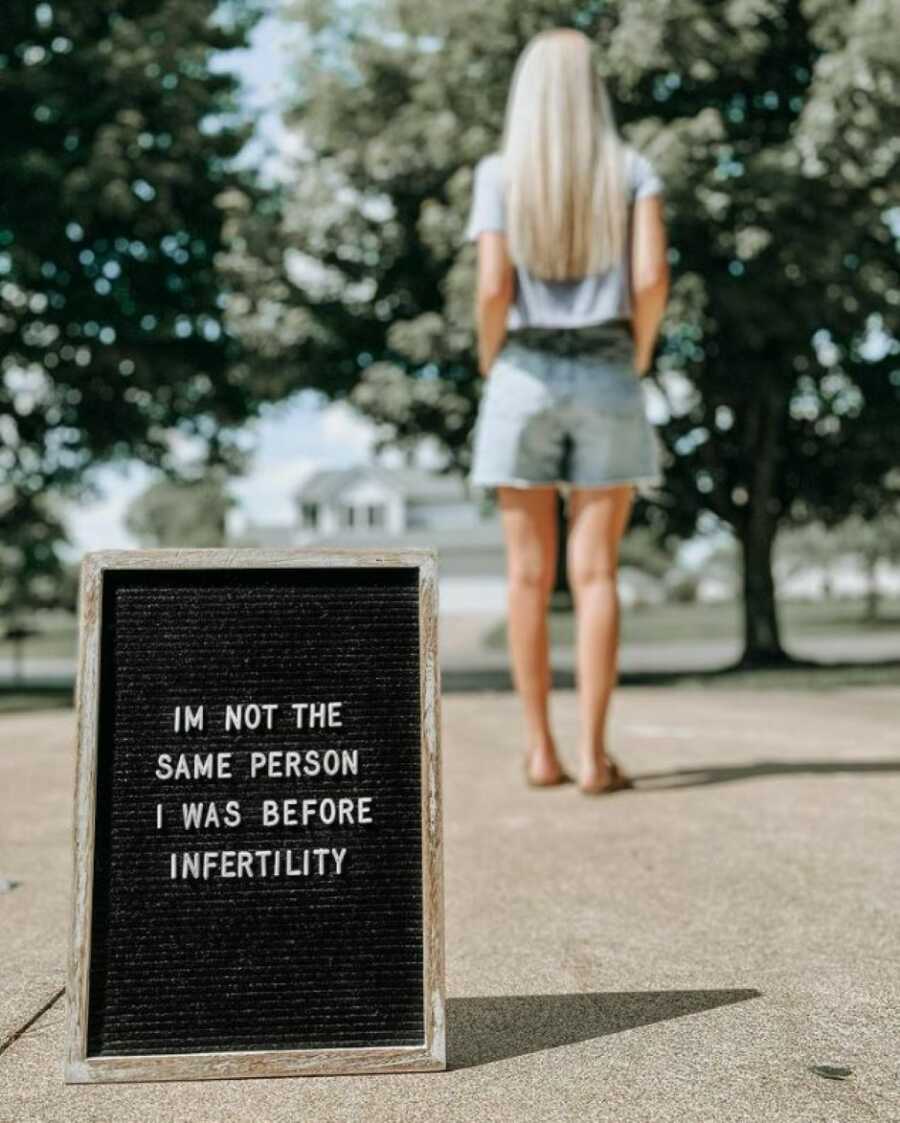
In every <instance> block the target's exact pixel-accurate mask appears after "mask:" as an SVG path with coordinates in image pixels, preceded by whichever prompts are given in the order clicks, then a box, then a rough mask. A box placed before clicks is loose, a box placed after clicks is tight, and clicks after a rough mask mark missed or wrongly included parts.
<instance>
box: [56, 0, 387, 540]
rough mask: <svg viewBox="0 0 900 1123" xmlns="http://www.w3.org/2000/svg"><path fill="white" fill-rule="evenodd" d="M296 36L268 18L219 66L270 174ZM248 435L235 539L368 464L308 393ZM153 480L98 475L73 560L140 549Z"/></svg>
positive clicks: (347, 428)
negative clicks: (143, 498)
mask: <svg viewBox="0 0 900 1123" xmlns="http://www.w3.org/2000/svg"><path fill="white" fill-rule="evenodd" d="M275 2H276V0H273V7H274V3H275ZM299 34H301V29H300V27H299V26H297V27H296V28H294V29H292V28H291V27H290V25H288V24H287V23H286V22H285V21H283V20H280V19H278V18H277V16H275V15H268V16H266V17H264V18H263V19H262V20H261V21H260V22H259V24H257V26H256V27H255V28H254V31H253V35H252V38H251V43H250V47H249V49H247V50H244V51H233V52H230V53H229V55H228V56H227V57H224V56H223V57H221V58H220V60H219V63H218V65H219V66H220V67H224V68H227V69H229V70H234V71H235V72H237V74H238V75H239V76H240V78H241V80H242V82H243V87H244V99H245V103H246V105H247V106H248V108H249V109H250V110H251V111H252V112H253V113H254V115H255V116H256V120H257V129H256V139H255V141H254V142H253V143H252V145H251V146H250V148H249V151H248V152H247V157H248V158H251V159H254V160H257V161H261V162H262V163H263V165H264V166H265V167H266V168H267V169H268V170H269V171H271V172H272V173H273V174H278V171H279V160H280V159H282V158H283V157H284V156H286V155H289V154H290V152H291V151H292V149H293V148H294V147H295V146H296V143H297V141H296V138H295V137H293V136H291V134H290V133H289V132H288V131H287V130H286V129H285V128H284V126H283V125H282V124H281V121H280V119H279V115H278V109H277V107H278V104H279V101H280V99H282V98H283V97H284V95H285V94H286V93H287V92H288V90H289V88H290V74H289V59H290V57H291V44H292V41H293V39H294V38H295V37H296V36H298V35H299ZM247 429H248V430H249V431H250V432H251V433H252V434H253V435H254V437H255V444H256V446H257V448H258V452H257V454H256V457H255V459H254V462H253V464H252V467H251V469H250V471H249V472H248V473H247V475H246V476H244V477H242V478H241V479H239V480H236V481H235V482H234V483H233V485H232V487H231V491H232V493H233V494H234V496H235V497H236V498H237V499H238V503H239V507H238V508H237V510H236V511H235V512H234V513H233V514H232V529H233V530H234V531H236V532H239V531H240V530H241V529H243V527H244V526H245V525H246V521H247V519H248V518H249V517H250V513H251V512H252V519H253V521H254V522H256V523H280V524H291V523H293V522H294V521H295V519H294V507H293V503H292V497H293V494H294V492H295V491H296V488H297V486H298V485H299V484H300V483H301V482H302V480H303V479H304V478H305V477H306V476H307V475H308V474H310V473H311V472H312V471H314V470H315V469H317V468H322V467H345V466H349V465H351V464H358V463H365V462H366V461H368V460H370V459H371V458H372V454H371V447H372V442H373V427H372V425H371V423H370V422H369V421H368V420H367V419H366V418H364V417H363V416H362V415H360V414H358V413H356V412H355V411H353V410H352V409H351V408H350V407H349V406H348V405H347V404H346V403H343V402H329V401H328V400H327V399H326V398H325V397H324V395H321V394H318V393H317V392H315V391H311V390H305V391H302V392H301V393H300V394H298V395H296V396H295V397H294V398H292V399H290V400H288V401H286V402H283V403H281V404H280V405H278V406H274V407H268V408H266V409H265V410H264V411H263V413H262V415H261V417H260V418H259V419H258V420H257V421H254V422H251V423H250V424H249V425H248V426H247ZM388 462H390V458H388ZM157 478H158V475H157V474H156V473H154V472H152V471H150V470H149V469H147V468H146V467H144V465H142V464H140V463H137V462H134V463H129V464H126V465H119V466H107V467H102V468H100V469H98V470H97V471H96V472H95V473H94V476H93V482H94V484H95V486H96V488H97V489H98V490H99V492H100V494H99V495H98V496H97V497H96V498H93V499H91V500H89V501H86V502H83V503H80V504H78V505H70V506H69V507H68V508H67V511H66V521H67V523H68V527H69V533H70V538H71V541H72V547H73V553H74V554H75V555H80V554H81V553H83V552H84V551H85V550H97V549H116V548H122V547H131V546H136V545H138V543H137V542H136V541H135V540H134V539H132V538H131V536H130V535H129V534H128V532H127V531H126V529H125V526H124V516H125V511H126V509H127V507H128V504H129V503H130V502H131V501H132V499H134V498H135V497H136V496H138V495H139V494H140V493H141V492H142V491H143V490H144V488H146V487H147V486H148V484H150V483H151V482H152V481H153V480H154V479H157Z"/></svg>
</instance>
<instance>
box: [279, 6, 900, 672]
mask: <svg viewBox="0 0 900 1123" xmlns="http://www.w3.org/2000/svg"><path fill="white" fill-rule="evenodd" d="M293 14H294V16H295V18H302V19H304V20H306V21H307V23H308V28H309V36H308V40H307V42H308V48H307V53H306V55H305V56H304V58H303V59H302V66H301V67H298V72H299V73H300V74H301V75H302V78H301V81H300V88H299V91H298V98H297V107H296V111H295V114H294V120H295V121H296V123H297V126H298V128H299V129H300V130H301V131H302V137H303V140H304V144H305V152H304V155H303V157H302V159H301V161H300V162H299V164H298V169H297V190H296V192H295V194H294V197H293V199H292V200H289V201H288V202H287V204H286V208H285V224H284V231H285V237H286V238H287V241H288V245H289V246H291V247H293V251H294V253H295V255H296V257H297V258H298V259H299V264H300V265H302V269H299V270H298V269H295V271H294V274H293V279H294V281H295V288H294V289H293V290H292V291H293V299H294V306H295V307H296V308H297V309H299V310H302V314H303V316H304V317H305V322H306V328H305V330H304V333H303V337H302V338H303V342H302V348H294V349H293V350H291V349H290V348H289V349H288V353H292V354H294V355H296V356H297V357H298V361H299V362H300V364H301V365H302V366H303V368H304V371H305V372H306V373H304V375H303V376H302V377H304V378H313V379H314V378H316V377H317V375H316V373H315V372H316V371H318V372H320V374H319V375H318V377H319V378H320V384H321V385H322V387H323V388H324V389H327V390H329V391H330V392H332V393H335V394H340V393H350V394H351V397H352V399H353V400H354V401H355V403H356V404H357V405H359V406H360V408H362V409H363V410H365V411H366V412H367V413H369V415H370V416H372V417H373V418H374V419H375V420H376V421H377V422H378V423H379V424H380V425H381V426H382V428H383V432H384V434H385V440H390V441H394V442H400V443H410V442H413V441H415V440H417V439H418V438H419V437H420V436H421V434H422V433H423V432H427V433H430V434H432V435H434V436H436V437H438V438H439V440H441V441H442V442H443V445H444V447H445V448H446V450H447V456H448V464H449V465H450V466H453V467H457V468H461V469H465V468H466V467H467V464H468V450H469V436H470V432H471V425H472V421H473V416H474V410H475V407H476V404H477V400H478V393H479V389H480V384H479V379H478V376H477V373H476V370H475V365H474V356H473V332H472V318H471V302H472V270H473V253H472V251H471V249H470V248H468V247H462V246H461V235H462V230H463V224H464V221H465V214H466V209H467V207H468V203H469V198H470V190H471V169H472V166H473V164H474V163H475V161H476V160H477V159H478V158H479V157H480V156H481V155H483V154H484V153H485V152H487V151H489V150H490V149H492V148H493V147H494V146H495V145H496V143H497V140H498V137H499V133H500V128H501V123H502V113H503V107H504V101H505V96H506V91H507V86H508V82H509V78H510V75H511V71H512V66H513V63H514V61H515V59H516V57H517V55H518V53H519V51H520V50H521V48H522V47H523V46H524V44H525V42H526V41H527V40H528V38H529V37H530V36H531V35H532V34H533V33H534V32H535V31H537V30H539V29H540V28H543V27H547V26H554V25H561V24H575V25H576V26H579V27H581V28H582V29H583V30H585V31H586V32H587V33H588V34H589V35H591V36H592V37H594V38H595V39H596V40H597V41H598V42H600V43H601V44H602V45H603V47H604V62H605V65H606V67H607V68H608V71H609V73H610V79H611V84H612V91H613V95H614V99H615V102H616V105H617V109H618V116H619V119H620V122H621V123H622V125H623V129H624V131H625V132H626V135H627V136H628V137H629V138H630V139H631V140H633V141H634V142H636V143H637V144H638V145H639V146H640V147H642V148H644V149H645V150H646V151H647V152H648V153H649V154H650V156H651V157H652V158H653V160H654V161H655V163H656V164H657V166H658V167H659V168H660V170H661V172H662V174H663V177H664V180H665V182H666V185H667V206H668V212H669V221H670V230H671V239H672V246H673V252H672V263H673V271H674V277H675V285H674V292H673V300H672V304H671V308H670V314H669V316H668V320H667V325H666V328H665V332H664V339H663V343H662V346H661V348H660V355H659V362H658V366H657V370H656V373H655V375H654V377H653V380H654V382H655V384H656V386H657V388H658V390H659V391H660V392H661V393H662V394H663V395H664V396H665V399H666V401H667V403H668V410H669V419H668V420H667V421H666V422H665V423H664V424H663V425H662V426H661V434H662V436H663V438H664V440H665V442H666V445H667V448H668V458H667V459H668V464H667V481H666V487H665V489H664V493H663V495H662V497H661V499H660V501H659V503H658V504H656V506H655V507H653V508H647V510H646V513H647V516H648V517H649V518H650V519H652V520H653V521H654V522H655V523H656V524H660V523H662V524H664V526H665V527H667V528H668V529H669V530H671V531H675V532H677V533H679V534H680V535H683V536H686V535H689V534H690V533H692V532H693V531H694V529H695V527H696V525H697V520H698V518H700V517H701V515H702V514H703V513H704V512H713V513H714V514H715V515H716V516H718V518H719V519H720V520H721V521H722V522H723V523H724V524H725V525H727V526H728V527H730V528H731V529H732V530H733V532H734V533H735V535H736V536H737V539H738V541H739V542H740V546H741V553H742V563H743V564H742V570H743V601H744V632H745V650H744V656H743V661H744V662H745V663H747V664H755V663H765V662H771V661H778V660H780V659H783V658H784V652H783V649H782V644H781V637H780V632H779V625H778V615H777V610H776V601H775V588H774V581H773V577H772V549H773V544H774V541H775V538H776V534H777V532H778V529H779V527H781V526H784V525H790V524H802V523H803V522H805V521H807V520H810V519H813V518H816V517H818V518H821V519H823V520H825V521H827V522H829V523H833V522H836V521H840V520H841V519H842V518H844V517H846V515H847V514H848V513H850V512H851V511H858V512H859V513H860V514H861V515H862V516H863V517H865V518H869V517H872V516H873V515H874V514H875V513H877V511H878V510H879V509H880V507H881V506H882V505H883V503H884V501H885V496H886V493H887V483H886V480H887V476H888V472H889V469H890V468H891V467H892V466H893V465H894V464H896V463H897V462H898V460H900V455H898V454H900V425H898V419H900V371H898V369H897V360H896V355H897V351H898V343H897V340H896V330H895V329H896V309H897V303H898V299H900V280H898V271H897V259H896V223H895V225H894V226H893V227H892V225H891V221H892V219H891V214H892V213H896V212H892V211H891V207H892V206H894V207H895V206H896V204H897V202H898V195H897V184H896V178H895V177H894V170H895V161H896V151H897V149H896V139H895V138H896V136H897V134H898V125H900V120H898V117H900V91H898V83H897V76H898V59H900V43H898V19H900V17H898V15H897V12H896V8H895V7H894V6H892V5H891V4H890V2H889V0H858V2H852V0H828V2H827V3H826V2H825V0H770V2H766V3H758V2H754V0H737V2H734V3H728V4H724V3H715V4H697V3H696V0H673V2H671V3H669V4H660V3H658V0H619V2H618V3H603V4H597V3H593V2H589V0H585V2H584V3H581V4H574V5H573V4H571V3H569V2H563V0H495V2H494V3H492V4H490V5H483V4H481V3H480V2H479V3H476V2H475V0H454V2H452V3H447V2H446V0H371V2H369V3H366V4H346V3H330V4H325V3H323V2H321V0H301V2H298V3H297V4H295V5H294V7H293ZM295 264H296V263H295Z"/></svg>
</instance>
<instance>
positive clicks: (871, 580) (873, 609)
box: [865, 557, 881, 624]
mask: <svg viewBox="0 0 900 1123" xmlns="http://www.w3.org/2000/svg"><path fill="white" fill-rule="evenodd" d="M879 592H880V590H879V588H878V558H877V557H875V558H867V559H866V615H865V621H866V623H867V624H874V623H875V622H876V621H877V619H878V609H879V607H880V604H881V598H880V596H879Z"/></svg>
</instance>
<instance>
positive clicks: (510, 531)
mask: <svg viewBox="0 0 900 1123" xmlns="http://www.w3.org/2000/svg"><path fill="white" fill-rule="evenodd" d="M498 501H499V505H500V517H501V521H502V524H503V532H504V536H505V538H506V572H507V583H508V593H507V602H508V609H509V612H508V615H509V624H508V631H509V651H510V660H511V663H512V670H513V681H514V682H515V685H516V689H517V690H518V692H519V695H520V697H521V699H522V703H523V705H524V709H525V724H526V736H527V750H528V759H529V761H530V767H529V773H530V775H531V777H532V779H533V780H535V781H537V782H539V783H549V782H551V781H552V780H554V779H557V778H558V777H559V775H560V772H561V769H560V765H559V762H558V760H557V757H556V745H555V743H554V740H553V734H552V733H551V731H550V714H549V696H550V658H549V646H548V635H547V607H548V602H549V599H550V593H551V592H552V590H553V583H554V579H555V575H556V552H557V531H556V488H555V487H500V488H498Z"/></svg>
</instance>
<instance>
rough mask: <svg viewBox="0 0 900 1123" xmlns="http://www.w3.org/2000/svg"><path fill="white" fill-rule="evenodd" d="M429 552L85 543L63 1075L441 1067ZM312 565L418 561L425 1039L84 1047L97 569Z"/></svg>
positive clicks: (95, 1078) (151, 1076)
mask: <svg viewBox="0 0 900 1123" xmlns="http://www.w3.org/2000/svg"><path fill="white" fill-rule="evenodd" d="M437 563H438V559H437V551H436V550H434V549H428V548H422V549H418V548H415V549H414V548H405V549H399V550H390V549H375V548H361V549H355V548H327V547H325V548H315V547H310V548H306V547H303V548H299V547H298V548H296V549H281V550H267V549H259V550H257V549H232V550H229V549H216V550H206V549H204V550H200V549H184V550H180V549H179V550H168V549H167V550H110V551H102V552H97V553H91V554H88V555H86V557H85V558H84V561H83V563H82V568H81V597H80V617H81V619H80V638H79V662H78V675H77V684H76V705H77V734H76V737H77V766H76V779H75V823H74V878H73V911H72V928H71V940H70V949H69V965H68V977H67V988H66V1005H67V1011H66V1058H65V1079H66V1081H67V1082H68V1083H77V1084H86V1083H102V1082H109V1081H112V1082H116V1081H140V1080H198V1079H223V1078H232V1077H251V1076H300V1075H304V1074H308V1075H321V1074H338V1073H345V1074H349V1073H367V1072H368V1073H371V1072H424V1071H433V1070H440V1069H444V1068H446V1028H445V1001H446V999H445V982H444V889H443V844H442V799H441V745H440V735H441V685H440V664H439V662H438V623H437V614H438V580H437V578H438V564H437ZM319 566H336V567H357V566H359V567H366V568H368V567H374V566H389V567H401V566H404V567H405V566H411V567H414V568H416V569H418V571H419V668H420V670H419V690H420V699H421V736H422V752H421V759H422V904H423V918H422V924H423V933H422V935H423V952H424V955H423V961H424V966H423V975H424V978H423V983H424V986H423V993H424V1001H425V1010H424V1020H425V1040H424V1042H423V1044H422V1045H405V1046H378V1047H371V1048H335V1049H300V1050H288V1049H285V1050H273V1051H258V1052H222V1053H218V1052H216V1053H212V1052H210V1053H190V1054H186V1053H182V1054H168V1053H167V1054H155V1055H148V1056H143V1055H139V1056H120V1057H90V1056H88V1055H87V1026H88V997H89V993H88V988H89V964H90V936H91V903H92V899H93V857H94V829H95V810H96V784H97V736H98V712H99V687H100V681H99V674H100V624H101V612H102V589H103V574H104V573H105V572H106V571H108V570H116V569H130V570H142V569H233V568H240V569H267V568H297V567H319Z"/></svg>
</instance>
